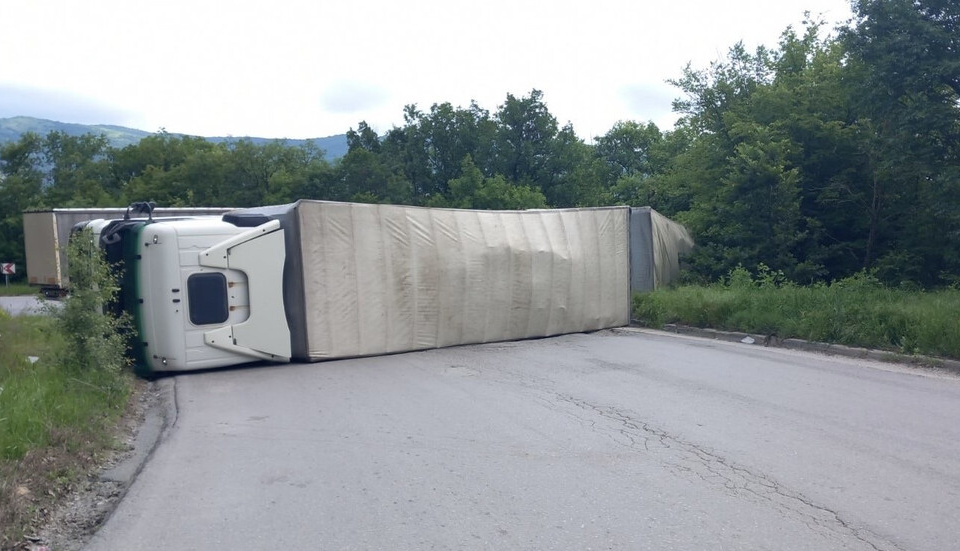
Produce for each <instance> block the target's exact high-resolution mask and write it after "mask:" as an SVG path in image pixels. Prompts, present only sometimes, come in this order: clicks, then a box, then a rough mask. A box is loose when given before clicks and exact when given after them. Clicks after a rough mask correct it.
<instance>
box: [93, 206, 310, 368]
mask: <svg viewBox="0 0 960 551" xmlns="http://www.w3.org/2000/svg"><path fill="white" fill-rule="evenodd" d="M141 222H142V223H135V224H128V227H126V228H125V230H124V231H123V232H122V233H123V235H122V239H121V241H122V250H123V252H122V256H123V262H124V269H125V275H124V284H123V289H124V291H123V292H124V297H123V301H124V302H125V306H124V309H125V310H126V311H128V312H130V313H131V314H132V317H133V323H134V326H135V338H134V341H133V344H132V346H133V349H134V350H133V351H134V357H135V361H136V362H137V364H138V365H137V367H138V371H140V372H142V373H150V372H157V371H182V370H196V369H205V368H213V367H221V366H226V365H236V364H239V363H244V362H250V361H256V360H270V361H275V362H285V361H289V359H290V348H291V346H290V331H289V326H288V323H287V320H286V316H285V314H284V306H283V295H282V291H283V290H282V286H281V285H278V284H277V282H280V281H282V275H283V266H284V257H285V252H284V232H283V230H282V229H280V224H279V222H277V221H268V222H266V223H264V224H262V225H259V226H257V227H253V228H247V227H238V226H236V225H234V224H231V223H228V222H224V221H223V220H222V219H221V218H220V217H195V218H188V219H172V220H164V219H156V220H153V221H141ZM91 227H93V226H91ZM95 231H96V230H95ZM100 231H101V232H105V231H109V228H103V227H101V228H100ZM258 283H259V285H258Z"/></svg>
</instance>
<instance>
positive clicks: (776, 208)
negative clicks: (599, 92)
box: [0, 0, 960, 288]
mask: <svg viewBox="0 0 960 551" xmlns="http://www.w3.org/2000/svg"><path fill="white" fill-rule="evenodd" d="M852 6H853V10H854V14H855V16H854V19H853V20H852V21H850V22H849V23H848V24H847V25H846V26H844V27H842V28H839V29H835V30H833V29H825V28H823V27H824V25H823V24H822V23H820V22H818V21H815V20H814V21H808V22H807V23H806V24H805V25H804V27H803V28H800V29H793V28H790V29H787V30H786V31H785V32H784V33H783V34H782V37H781V40H780V42H779V44H778V45H777V46H776V47H760V48H757V49H756V50H755V51H748V50H747V49H746V48H745V47H744V46H743V45H742V44H737V45H734V46H733V47H732V48H730V50H729V52H728V54H727V55H726V56H725V57H724V58H723V59H721V60H718V61H716V62H714V63H712V64H710V65H709V66H708V67H703V68H696V67H691V66H687V67H686V68H682V69H680V70H678V73H679V76H678V77H677V78H676V79H675V80H673V81H671V82H672V83H673V84H674V85H675V86H676V87H677V89H678V96H679V98H678V99H677V100H676V101H675V102H674V109H675V110H676V111H677V113H678V114H679V115H680V119H679V122H678V123H677V125H676V126H675V127H674V128H673V129H669V130H664V129H660V128H658V127H657V126H656V125H655V124H653V123H650V122H635V121H622V122H619V123H617V124H616V125H615V126H614V127H613V128H611V129H610V130H609V131H608V132H607V133H606V134H604V135H603V136H596V137H592V139H591V140H589V142H588V141H585V140H584V139H583V138H581V137H578V136H577V134H576V133H575V131H574V129H573V127H572V126H569V125H567V126H561V125H560V124H558V121H557V119H556V118H555V117H554V116H553V115H552V114H551V113H550V111H549V110H548V108H547V103H546V101H545V99H544V98H545V96H544V94H543V93H542V92H541V91H539V90H533V91H531V92H529V94H528V95H525V96H521V97H517V96H514V95H512V94H508V95H507V97H506V99H505V100H504V102H503V103H502V104H501V105H499V106H498V107H497V109H496V110H495V111H493V112H491V111H488V110H487V109H485V108H483V107H481V106H480V105H477V104H475V103H474V104H471V105H470V106H468V107H455V106H453V105H451V104H449V103H443V104H435V105H432V106H431V107H430V108H429V109H428V110H423V109H421V108H419V107H418V106H415V105H410V106H407V107H406V108H405V110H404V112H403V116H404V124H403V126H401V127H394V128H392V129H390V130H389V131H388V132H386V134H384V135H377V134H376V133H375V132H374V131H373V129H371V128H370V127H369V126H368V125H367V124H366V123H364V122H360V123H359V124H358V126H357V128H356V129H351V130H350V131H349V133H348V142H349V151H348V153H347V154H346V155H345V156H344V157H342V158H340V159H338V160H336V161H335V162H329V161H327V160H325V159H324V155H323V152H322V151H320V150H319V149H318V148H316V147H315V146H313V145H311V144H309V143H308V144H306V145H300V146H296V147H294V146H290V145H288V144H285V143H284V142H282V141H277V142H273V143H267V144H262V145H257V144H254V143H252V142H249V141H242V140H241V141H238V142H232V143H212V142H209V141H207V140H204V139H202V138H193V137H179V136H171V135H168V134H165V133H159V134H155V135H151V136H149V137H147V138H144V139H143V140H141V141H140V142H139V143H138V144H136V145H130V146H127V147H123V148H120V149H117V148H112V147H110V146H109V145H108V143H107V141H106V139H105V138H104V137H102V136H96V135H85V136H80V137H71V136H67V135H65V134H63V133H57V132H52V133H50V134H48V135H46V136H40V135H36V134H26V135H24V136H23V137H22V138H21V139H20V140H19V141H17V142H13V143H9V144H7V145H6V146H4V147H3V148H2V149H0V259H2V260H3V261H15V262H18V263H23V259H24V253H23V230H22V217H21V213H22V211H23V210H25V209H30V208H44V207H47V208H49V207H70V206H77V207H79V206H124V205H127V204H129V203H130V202H133V201H140V200H152V201H156V202H157V204H158V205H161V206H231V207H245V206H253V205H265V204H277V203H285V202H290V201H293V200H296V199H300V198H312V199H328V200H349V201H364V202H382V203H404V204H414V205H428V206H443V207H456V208H477V209H513V208H531V207H547V206H549V207H573V206H594V205H614V204H628V205H636V206H640V205H650V206H652V207H654V208H655V209H657V210H659V211H660V212H662V213H663V214H665V215H667V216H670V217H672V218H674V219H676V220H678V221H681V222H683V223H684V224H686V225H687V227H688V228H689V229H690V230H691V232H692V233H693V235H694V238H695V239H696V241H697V245H698V246H697V248H696V250H695V252H694V253H693V254H692V255H691V256H690V257H689V258H688V259H687V263H688V265H689V268H690V272H689V273H690V277H692V278H699V279H702V280H713V279H716V278H717V277H720V276H723V275H724V274H726V273H728V272H729V271H730V270H731V269H732V268H734V267H736V266H737V265H743V266H746V267H748V268H751V269H752V268H754V267H756V266H759V265H761V264H762V265H764V266H765V268H764V269H769V270H773V271H782V272H783V274H784V275H785V276H786V277H787V278H789V279H791V280H794V281H797V282H800V283H809V282H815V281H830V280H834V279H838V278H842V277H846V276H849V275H851V274H854V273H857V272H859V271H862V270H868V271H872V272H873V273H874V274H875V275H876V277H878V278H880V279H881V280H882V281H884V282H886V283H888V284H891V285H908V286H922V287H925V288H930V287H937V286H944V285H953V286H956V285H960V51H958V48H960V3H958V2H956V0H854V1H853V3H852ZM624 70H629V68H624Z"/></svg>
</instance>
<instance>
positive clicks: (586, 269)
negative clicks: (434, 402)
mask: <svg viewBox="0 0 960 551" xmlns="http://www.w3.org/2000/svg"><path fill="white" fill-rule="evenodd" d="M293 210H294V211H295V213H296V220H297V222H296V226H297V232H296V233H297V234H299V235H298V236H297V237H295V239H298V240H299V242H300V247H299V248H300V249H301V258H300V261H301V263H302V265H301V266H300V267H299V268H300V270H301V273H300V276H301V277H302V281H303V285H302V289H303V297H302V304H303V305H304V308H303V310H302V312H299V313H298V314H299V315H302V316H303V318H302V319H303V324H302V327H304V328H305V331H304V332H303V333H302V334H301V335H299V337H300V338H302V339H303V341H304V347H303V349H301V350H300V354H298V353H297V349H298V348H300V347H298V346H297V343H296V342H295V343H294V356H298V355H306V356H307V358H308V359H310V360H322V359H329V358H342V357H350V356H366V355H373V354H385V353H391V352H401V351H407V350H421V349H426V348H436V347H442V346H451V345H457V344H471V343H484V342H495V341H504V340H513V339H523V338H530V337H543V336H549V335H559V334H563V333H572V332H579V331H591V330H597V329H603V328H607V327H617V326H622V325H626V324H628V323H629V321H630V312H629V309H630V274H629V271H630V268H629V256H630V251H629V242H628V239H629V232H628V231H627V226H628V222H629V220H628V217H629V212H630V211H629V209H628V208H626V207H611V208H599V209H566V210H530V211H466V210H452V209H427V208H418V207H406V206H395V205H366V204H351V203H327V202H316V201H300V202H298V203H296V204H295V205H294V206H293ZM288 250H289V248H288ZM290 267H291V266H290V265H288V269H289V268H290ZM288 279H289V278H288ZM288 283H289V281H288ZM293 287H295V285H294V286H293ZM290 288H291V286H290V285H288V290H289V289H290ZM285 300H287V301H288V303H290V302H294V303H297V302H300V301H299V297H294V296H290V295H289V294H288V295H287V296H286V298H285ZM290 313H291V312H290V310H289V309H288V317H289V316H290ZM296 317H299V316H296ZM290 322H291V326H294V327H295V326H298V325H300V324H298V323H297V320H296V319H291V320H290ZM292 333H293V337H294V339H293V340H294V341H296V340H298V335H297V333H300V332H299V331H292Z"/></svg>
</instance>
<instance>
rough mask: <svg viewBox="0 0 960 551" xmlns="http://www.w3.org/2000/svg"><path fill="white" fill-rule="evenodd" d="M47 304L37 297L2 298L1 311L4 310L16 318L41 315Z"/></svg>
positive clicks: (0, 298)
mask: <svg viewBox="0 0 960 551" xmlns="http://www.w3.org/2000/svg"><path fill="white" fill-rule="evenodd" d="M45 302H46V301H45V300H43V299H42V298H40V297H39V296H35V295H31V296H14V297H0V310H4V311H5V312H7V313H8V314H12V315H14V316H19V315H20V314H39V313H41V312H42V309H43V305H44V303H45Z"/></svg>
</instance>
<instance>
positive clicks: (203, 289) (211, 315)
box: [187, 272, 230, 325]
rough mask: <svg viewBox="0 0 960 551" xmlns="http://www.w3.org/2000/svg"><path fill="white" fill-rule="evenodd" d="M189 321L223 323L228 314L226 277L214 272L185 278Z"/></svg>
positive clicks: (204, 323) (200, 323)
mask: <svg viewBox="0 0 960 551" xmlns="http://www.w3.org/2000/svg"><path fill="white" fill-rule="evenodd" d="M187 301H188V302H189V304H190V323H192V324H194V325H210V324H214V323H223V322H225V321H227V318H228V317H229V316H230V311H229V309H228V308H227V278H226V277H225V276H224V275H223V274H221V273H216V272H210V273H202V274H193V275H191V276H190V277H189V278H187Z"/></svg>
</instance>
